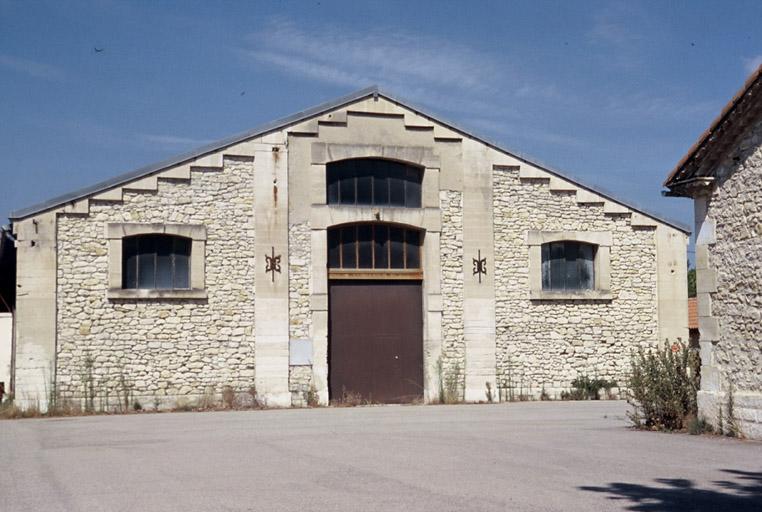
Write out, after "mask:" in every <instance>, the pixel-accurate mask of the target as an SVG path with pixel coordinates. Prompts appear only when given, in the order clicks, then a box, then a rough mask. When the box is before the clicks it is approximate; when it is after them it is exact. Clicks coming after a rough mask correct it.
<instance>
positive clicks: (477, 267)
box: [473, 249, 487, 283]
mask: <svg viewBox="0 0 762 512" xmlns="http://www.w3.org/2000/svg"><path fill="white" fill-rule="evenodd" d="M473 260H474V274H473V275H475V276H476V275H478V276H479V283H481V282H482V275H485V276H486V275H487V258H482V251H481V249H479V252H478V256H477V257H476V258H473Z"/></svg>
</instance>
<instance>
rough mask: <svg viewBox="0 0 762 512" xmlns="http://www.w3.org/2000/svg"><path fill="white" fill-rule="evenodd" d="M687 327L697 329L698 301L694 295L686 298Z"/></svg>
mask: <svg viewBox="0 0 762 512" xmlns="http://www.w3.org/2000/svg"><path fill="white" fill-rule="evenodd" d="M688 329H698V302H697V301H696V297H690V298H689V299H688Z"/></svg>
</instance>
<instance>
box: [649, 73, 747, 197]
mask: <svg viewBox="0 0 762 512" xmlns="http://www.w3.org/2000/svg"><path fill="white" fill-rule="evenodd" d="M760 81H762V65H760V66H759V67H758V68H757V69H756V71H754V72H753V73H752V74H751V75H750V76H749V77H748V78H747V79H746V82H744V84H743V87H741V89H739V91H738V92H737V93H736V94H735V95H734V96H733V97H732V98H731V100H730V101H729V102H728V103H727V104H726V105H725V107H724V108H723V109H722V111H721V112H720V114H719V115H718V116H717V117H716V118H715V119H714V121H712V124H711V125H710V126H709V128H707V129H706V130H704V132H703V133H702V134H701V135H700V136H699V138H698V140H697V141H696V142H695V143H694V144H693V146H691V148H690V149H689V150H688V153H686V154H685V156H684V157H683V158H682V159H681V160H680V162H679V163H678V164H677V165H676V166H675V168H674V169H673V170H672V171H671V172H670V173H669V176H667V179H666V180H664V183H663V185H664V186H665V187H667V188H671V187H675V186H677V185H678V184H679V183H680V182H682V181H684V180H686V179H689V178H691V177H692V175H693V174H695V170H696V168H697V166H698V162H697V161H698V160H701V159H702V158H703V157H704V156H705V155H706V154H707V147H708V146H711V145H712V144H713V143H714V142H716V140H717V138H718V134H719V132H721V131H722V129H723V128H725V127H726V126H727V125H732V124H734V123H735V117H734V115H735V114H736V113H737V112H736V111H737V110H739V105H740V103H742V100H744V98H746V97H747V96H749V95H750V94H751V92H752V89H753V88H754V86H755V85H757V84H758V83H759V82H760ZM735 124H738V123H735ZM715 145H716V144H715Z"/></svg>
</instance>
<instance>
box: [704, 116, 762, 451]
mask: <svg viewBox="0 0 762 512" xmlns="http://www.w3.org/2000/svg"><path fill="white" fill-rule="evenodd" d="M705 208H706V212H705V215H706V219H707V220H708V222H707V223H706V226H704V227H705V229H704V235H705V236H703V237H702V238H701V240H700V241H699V242H697V269H698V273H699V275H698V291H699V315H700V322H701V327H702V330H701V331H702V332H701V341H702V345H703V346H702V365H704V367H702V391H704V392H707V393H708V394H709V396H706V395H705V396H703V397H702V396H701V395H700V396H699V405H700V408H701V412H702V414H704V415H705V416H706V417H707V418H710V419H711V418H715V417H716V416H717V414H718V410H719V408H720V407H723V408H726V407H727V392H728V390H729V389H730V388H731V386H732V388H733V389H734V393H735V395H736V396H735V400H736V407H735V409H736V414H737V419H738V420H739V422H740V427H741V430H742V432H743V433H744V434H745V435H747V436H750V437H756V438H762V371H761V370H760V369H761V368H762V121H758V122H757V123H756V124H755V125H753V126H752V127H751V128H750V129H749V130H747V132H746V134H745V136H744V138H743V139H742V140H740V141H739V142H738V143H737V145H736V147H735V148H733V150H732V151H731V152H730V153H729V154H728V156H727V158H726V159H725V160H724V161H723V162H721V164H720V166H719V167H718V169H717V185H716V187H715V188H714V189H713V191H712V193H711V195H710V196H709V197H708V200H707V201H706V203H705ZM710 228H713V229H710ZM710 231H713V232H712V233H709V232H710ZM705 373H706V376H707V378H706V379H704V375H705ZM705 381H706V382H705Z"/></svg>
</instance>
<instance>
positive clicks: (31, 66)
mask: <svg viewBox="0 0 762 512" xmlns="http://www.w3.org/2000/svg"><path fill="white" fill-rule="evenodd" d="M0 66H2V67H4V68H6V69H12V70H14V71H17V72H19V73H23V74H25V75H27V76H30V77H32V78H40V79H43V80H51V81H58V80H63V79H64V78H65V77H66V74H65V73H64V71H63V70H62V69H61V68H58V67H56V66H53V65H51V64H45V63H42V62H36V61H33V60H29V59H22V58H20V57H13V56H11V55H7V54H0Z"/></svg>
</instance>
